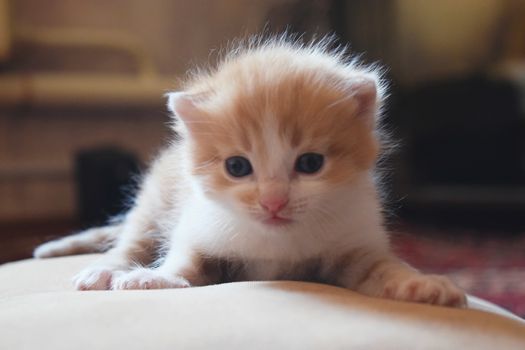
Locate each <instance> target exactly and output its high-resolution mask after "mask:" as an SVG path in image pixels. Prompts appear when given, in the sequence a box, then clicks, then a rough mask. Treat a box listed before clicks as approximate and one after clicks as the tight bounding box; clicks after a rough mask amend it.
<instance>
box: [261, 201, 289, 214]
mask: <svg viewBox="0 0 525 350" xmlns="http://www.w3.org/2000/svg"><path fill="white" fill-rule="evenodd" d="M259 203H260V204H261V206H262V207H263V208H264V209H265V210H267V211H269V212H270V213H272V214H276V213H278V212H279V211H281V210H282V209H283V208H284V207H286V204H288V198H286V197H268V198H261V200H260V202H259Z"/></svg>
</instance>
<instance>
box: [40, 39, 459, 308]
mask: <svg viewBox="0 0 525 350" xmlns="http://www.w3.org/2000/svg"><path fill="white" fill-rule="evenodd" d="M383 86H384V84H383V82H382V81H381V79H380V77H379V74H378V73H377V72H376V71H375V70H373V69H371V68H367V67H363V66H359V65H357V64H356V63H355V62H352V61H348V60H347V59H346V58H345V56H344V53H343V52H342V50H336V51H333V50H332V51H331V50H329V49H327V43H326V42H323V41H321V42H317V43H313V44H310V45H301V44H299V43H296V42H291V41H290V40H287V39H286V38H284V39H283V38H279V39H271V40H266V41H263V40H259V41H258V42H257V43H252V44H248V45H245V46H244V47H240V48H237V49H236V50H233V51H232V52H231V53H230V54H229V56H227V57H226V58H225V59H224V60H223V61H222V62H221V63H220V64H219V65H218V67H217V68H216V69H214V70H211V71H209V72H200V73H198V74H196V75H194V76H193V77H191V78H190V79H189V81H187V83H186V84H185V85H184V87H183V91H181V92H174V93H170V94H168V108H169V109H170V111H172V112H173V118H174V128H175V130H176V134H177V137H176V138H175V140H174V141H173V142H172V143H171V144H170V145H169V146H168V147H167V148H166V149H165V150H164V151H163V152H162V153H161V155H160V156H159V157H158V158H157V160H156V161H155V162H154V163H153V165H152V167H151V170H150V172H149V173H148V174H147V176H146V177H145V178H144V181H143V183H142V186H141V189H140V192H139V194H138V196H137V198H136V202H135V204H134V206H133V208H132V209H131V210H130V211H129V212H128V213H127V215H126V216H125V219H124V220H123V221H122V222H121V223H119V224H115V225H110V226H106V227H102V228H94V229H91V230H87V231H85V232H83V233H80V234H78V235H74V236H70V237H66V238H64V239H61V240H58V241H54V242H49V243H46V244H44V245H42V246H40V247H38V248H37V249H36V250H35V256H36V257H49V256H58V255H66V254H74V253H83V252H88V251H97V250H98V251H100V250H104V248H105V247H107V246H108V245H109V246H111V249H110V250H109V251H108V252H107V253H106V254H104V255H103V256H102V258H101V259H100V260H99V261H97V262H96V263H95V264H94V265H93V266H90V267H88V268H86V269H85V270H83V271H82V272H80V273H79V274H78V275H77V276H76V277H75V279H74V283H75V286H76V288H77V289H80V290H100V289H151V288H180V287H189V286H202V285H207V284H212V283H219V282H225V281H237V280H278V279H292V280H310V281H320V282H326V283H330V284H334V285H338V286H342V287H346V288H350V289H352V290H356V291H358V292H361V293H364V294H366V295H370V296H380V297H388V298H393V299H397V300H406V301H416V302H426V303H433V304H440V305H454V306H461V305H464V303H465V296H464V293H463V292H462V291H461V290H460V289H458V288H457V287H455V286H454V285H453V284H452V283H451V282H450V281H449V280H448V279H446V278H445V277H440V276H434V275H423V274H420V273H419V272H417V271H416V270H414V269H412V268H411V267H409V266H407V265H406V264H405V263H403V262H401V261H400V260H398V259H397V258H396V257H395V256H393V255H392V253H391V251H390V248H389V241H388V237H387V233H386V232H385V230H384V228H383V224H382V214H381V206H380V203H379V200H378V193H377V189H376V185H375V183H374V167H375V164H376V161H377V158H378V155H379V153H380V150H381V149H382V144H381V142H382V140H381V137H380V136H381V135H380V133H379V132H378V122H379V120H378V119H379V114H380V111H379V110H380V106H381V103H382V100H383V98H384V89H383ZM160 246H163V247H164V249H160ZM159 251H162V252H164V253H163V254H161V255H162V256H161V258H160V259H157V258H158V254H159Z"/></svg>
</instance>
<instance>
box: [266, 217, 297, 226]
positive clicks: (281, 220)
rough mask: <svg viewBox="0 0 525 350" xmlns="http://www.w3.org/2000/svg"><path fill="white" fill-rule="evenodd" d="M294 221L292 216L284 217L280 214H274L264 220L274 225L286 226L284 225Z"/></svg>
mask: <svg viewBox="0 0 525 350" xmlns="http://www.w3.org/2000/svg"><path fill="white" fill-rule="evenodd" d="M292 221H293V220H292V219H290V218H283V217H281V216H278V215H274V216H271V217H269V218H266V219H264V220H263V222H264V223H265V224H267V225H272V226H284V225H287V224H290V223H291V222H292Z"/></svg>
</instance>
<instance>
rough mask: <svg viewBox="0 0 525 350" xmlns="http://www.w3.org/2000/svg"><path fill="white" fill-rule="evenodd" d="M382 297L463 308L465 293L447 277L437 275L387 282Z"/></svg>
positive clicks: (417, 276) (412, 276)
mask: <svg viewBox="0 0 525 350" xmlns="http://www.w3.org/2000/svg"><path fill="white" fill-rule="evenodd" d="M383 296H384V297H386V298H390V299H395V300H401V301H411V302H417V303H428V304H434V305H443V306H455V307H464V306H465V305H466V296H465V292H464V291H463V290H461V289H460V288H458V287H456V286H455V285H454V284H453V283H452V281H450V280H449V279H448V278H447V277H444V276H438V275H411V276H409V277H407V278H405V279H395V280H391V281H388V282H387V283H386V284H385V287H384V290H383Z"/></svg>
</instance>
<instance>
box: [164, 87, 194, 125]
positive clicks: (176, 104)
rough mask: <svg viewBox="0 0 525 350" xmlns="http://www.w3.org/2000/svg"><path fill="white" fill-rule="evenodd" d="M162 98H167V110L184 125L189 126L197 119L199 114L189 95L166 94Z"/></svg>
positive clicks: (182, 93) (181, 92)
mask: <svg viewBox="0 0 525 350" xmlns="http://www.w3.org/2000/svg"><path fill="white" fill-rule="evenodd" d="M164 96H166V97H167V98H168V102H167V107H168V110H169V111H170V112H171V113H173V114H174V115H175V116H176V117H177V118H179V119H180V120H182V121H183V122H184V123H185V124H190V123H191V122H192V121H195V120H196V119H197V118H198V115H199V114H200V112H199V110H198V109H197V106H196V105H195V101H194V99H193V98H192V97H191V95H190V94H188V93H186V92H183V91H178V92H168V93H167V94H166V95H164Z"/></svg>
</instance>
